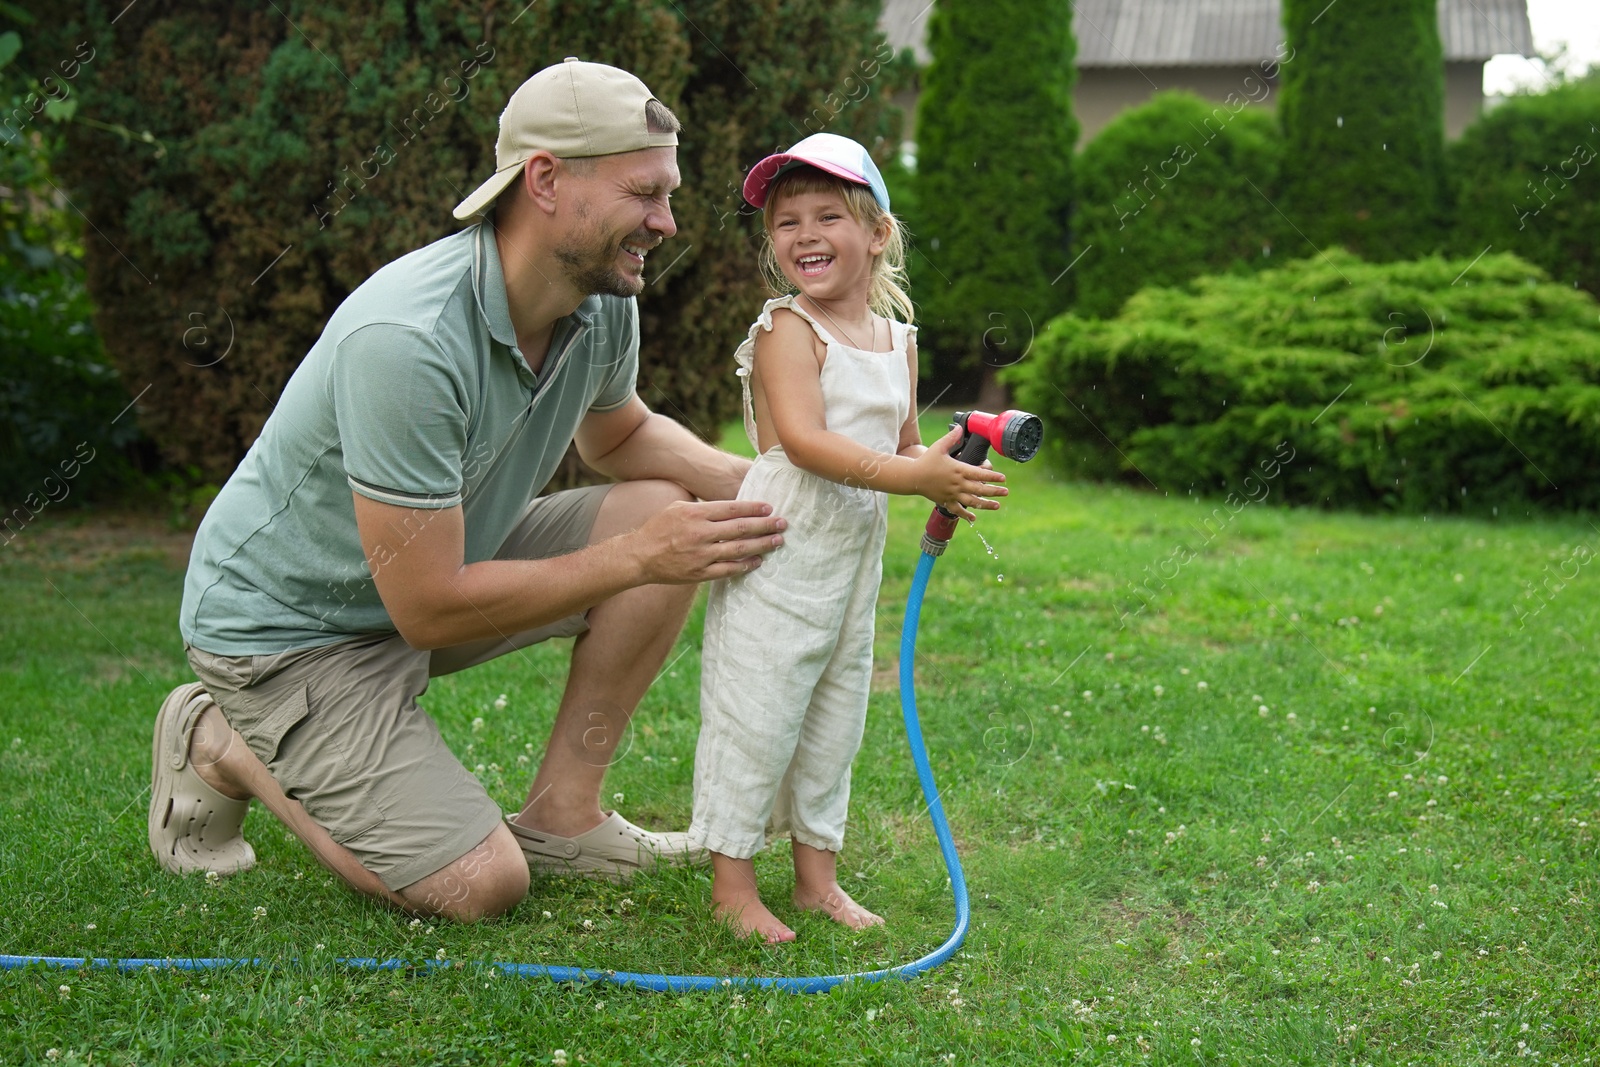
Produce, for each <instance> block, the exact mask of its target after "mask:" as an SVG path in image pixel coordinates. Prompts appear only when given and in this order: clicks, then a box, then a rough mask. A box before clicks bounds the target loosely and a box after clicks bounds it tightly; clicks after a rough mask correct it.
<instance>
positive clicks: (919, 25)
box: [878, 0, 1533, 67]
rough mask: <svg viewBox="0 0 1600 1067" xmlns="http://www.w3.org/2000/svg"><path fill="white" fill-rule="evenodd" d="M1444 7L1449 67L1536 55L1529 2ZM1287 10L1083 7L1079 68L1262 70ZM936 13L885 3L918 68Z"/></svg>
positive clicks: (1077, 17)
mask: <svg viewBox="0 0 1600 1067" xmlns="http://www.w3.org/2000/svg"><path fill="white" fill-rule="evenodd" d="M1334 2H1335V3H1337V2H1338V0H1334ZM1438 3H1439V36H1440V39H1441V42H1442V44H1443V45H1444V58H1445V61H1446V62H1451V61H1458V60H1485V59H1488V58H1489V57H1490V56H1495V55H1500V54H1502V53H1515V54H1517V55H1525V56H1531V55H1533V32H1532V30H1531V28H1530V27H1529V25H1528V8H1527V3H1526V0H1438ZM1330 6H1331V5H1330ZM1281 9H1282V5H1281V4H1280V3H1279V0H1078V2H1077V3H1075V4H1073V10H1074V14H1073V20H1072V28H1073V31H1074V33H1075V35H1076V36H1077V39H1078V66H1080V67H1142V66H1151V67H1219V66H1235V65H1249V64H1252V63H1257V62H1260V61H1261V60H1264V59H1269V58H1272V57H1273V56H1274V55H1276V53H1277V50H1278V44H1279V42H1281V41H1282V40H1283V28H1282V24H1281V23H1282V18H1281ZM932 11H933V2H932V0H884V5H883V14H882V15H881V16H880V17H879V19H878V24H879V26H881V27H882V28H883V31H884V33H885V35H886V36H887V37H888V38H889V43H890V44H891V45H893V46H894V47H895V49H896V50H898V49H901V48H907V47H909V48H912V49H913V50H914V51H915V52H916V56H917V60H918V62H921V63H926V62H928V60H929V58H930V56H929V54H928V46H927V35H928V16H929V15H930V14H931V13H932Z"/></svg>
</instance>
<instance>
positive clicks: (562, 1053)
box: [550, 1048, 567, 1064]
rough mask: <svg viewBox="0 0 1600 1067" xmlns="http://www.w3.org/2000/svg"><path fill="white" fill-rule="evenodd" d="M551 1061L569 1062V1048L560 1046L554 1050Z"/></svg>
mask: <svg viewBox="0 0 1600 1067" xmlns="http://www.w3.org/2000/svg"><path fill="white" fill-rule="evenodd" d="M550 1062H551V1063H554V1064H563V1063H566V1062H567V1050H566V1049H564V1048H558V1049H556V1050H555V1051H554V1052H552V1053H550Z"/></svg>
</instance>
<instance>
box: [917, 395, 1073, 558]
mask: <svg viewBox="0 0 1600 1067" xmlns="http://www.w3.org/2000/svg"><path fill="white" fill-rule="evenodd" d="M957 426H959V427H961V429H962V430H963V431H964V433H963V436H962V438H961V444H960V445H959V446H957V448H956V450H955V451H954V452H953V453H951V454H952V455H953V456H955V457H956V458H957V459H959V460H960V461H961V462H963V463H970V464H972V465H973V466H974V467H977V466H981V465H982V464H983V461H984V459H986V458H987V457H988V455H989V449H991V448H993V449H994V450H995V451H996V452H998V453H1000V455H1002V456H1004V457H1005V458H1007V459H1010V460H1015V461H1016V462H1018V463H1026V462H1028V460H1030V459H1032V458H1033V457H1034V454H1035V453H1037V452H1038V451H1039V445H1040V443H1041V442H1043V441H1044V423H1042V422H1040V421H1039V416H1037V415H1030V414H1028V413H1027V412H1026V411H1002V412H1001V413H1000V414H998V415H991V414H989V413H988V412H986V411H958V412H956V417H955V421H954V422H952V423H951V424H950V428H951V429H955V428H956V427H957ZM955 532H956V516H955V515H954V514H952V513H951V512H949V511H946V510H945V508H944V506H943V505H942V504H941V505H936V506H935V507H934V509H933V514H931V515H929V516H928V525H927V526H926V527H924V528H923V531H922V551H924V552H926V553H927V554H928V555H930V556H939V555H943V554H944V550H945V546H946V545H948V544H949V543H950V538H951V537H953V536H954V535H955Z"/></svg>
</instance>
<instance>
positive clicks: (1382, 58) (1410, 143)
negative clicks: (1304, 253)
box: [1278, 0, 1446, 260]
mask: <svg viewBox="0 0 1600 1067" xmlns="http://www.w3.org/2000/svg"><path fill="white" fill-rule="evenodd" d="M1435 7H1436V3H1435V0H1340V2H1339V3H1337V4H1329V3H1328V2H1327V0H1285V2H1284V5H1283V21H1284V27H1285V29H1286V31H1287V33H1288V43H1289V45H1290V46H1291V48H1292V49H1293V52H1292V53H1291V54H1290V55H1289V56H1286V57H1285V58H1284V60H1283V64H1282V69H1283V88H1282V95H1281V98H1280V99H1279V101H1278V113H1279V116H1280V118H1281V121H1282V123H1283V132H1284V139H1285V142H1286V143H1285V145H1284V155H1283V201H1282V207H1283V210H1284V213H1285V214H1287V215H1288V216H1289V218H1291V219H1293V220H1294V224H1295V225H1296V226H1298V227H1299V228H1300V229H1301V230H1302V231H1303V232H1304V233H1305V236H1306V237H1307V238H1309V239H1310V240H1311V241H1312V242H1314V243H1315V244H1316V245H1317V246H1318V247H1320V248H1327V247H1328V246H1329V245H1343V246H1345V247H1346V248H1349V249H1351V250H1352V251H1354V252H1356V253H1357V254H1359V255H1361V256H1363V257H1365V258H1367V259H1369V260H1388V259H1404V258H1406V257H1408V256H1415V255H1423V254H1426V253H1428V252H1432V251H1435V250H1436V249H1437V248H1438V246H1439V244H1440V242H1441V241H1442V239H1443V237H1444V219H1445V194H1446V181H1445V171H1444V59H1443V51H1442V48H1441V46H1440V43H1439V24H1438V17H1437V15H1436V13H1435Z"/></svg>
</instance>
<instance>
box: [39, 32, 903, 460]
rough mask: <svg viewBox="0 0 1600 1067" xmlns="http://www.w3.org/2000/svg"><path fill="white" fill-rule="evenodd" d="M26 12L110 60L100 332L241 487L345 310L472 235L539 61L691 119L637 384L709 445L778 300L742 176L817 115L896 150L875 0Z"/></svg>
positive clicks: (76, 143)
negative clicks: (768, 310)
mask: <svg viewBox="0 0 1600 1067" xmlns="http://www.w3.org/2000/svg"><path fill="white" fill-rule="evenodd" d="M29 3H30V4H31V5H32V6H34V7H35V8H37V10H38V12H39V14H40V18H39V24H40V26H41V27H48V28H49V31H50V38H51V40H50V42H49V43H48V44H47V45H46V46H45V48H44V51H45V52H46V53H47V54H51V55H54V54H59V55H62V56H71V55H72V54H73V50H74V48H75V47H76V46H77V44H78V43H79V42H83V41H87V42H89V44H90V45H91V46H92V47H93V48H95V49H96V50H97V58H96V59H95V61H94V62H93V63H92V64H90V65H88V66H86V67H85V68H84V70H83V72H82V73H81V74H80V75H79V76H78V79H77V89H76V91H77V94H78V97H79V99H80V100H81V109H82V110H81V113H82V114H89V115H92V116H93V117H94V119H95V122H94V124H92V125H89V124H82V123H75V124H74V125H73V128H72V130H71V132H70V133H69V136H68V142H67V149H68V150H67V152H65V153H64V154H63V156H62V157H61V159H60V161H59V167H60V171H61V173H62V174H63V175H64V177H65V179H66V180H65V181H64V182H63V185H64V186H65V187H66V189H67V191H68V192H69V193H70V194H71V195H72V196H73V199H74V201H75V202H76V203H77V204H78V206H79V207H81V208H82V209H83V210H84V211H85V213H86V214H87V216H88V219H89V221H90V222H91V223H92V224H93V226H94V228H95V230H96V231H97V235H96V237H93V238H91V239H90V241H89V244H88V257H87V268H88V282H89V288H90V292H91V293H92V295H93V297H94V299H95V303H96V305H97V308H98V313H97V318H96V321H97V323H98V325H99V327H100V331H101V334H102V336H104V337H106V338H107V340H108V345H109V348H110V351H111V355H112V357H113V358H114V360H115V361H116V363H117V365H118V367H119V368H120V370H121V372H122V376H123V380H124V382H125V383H126V384H127V386H128V388H129V391H130V392H138V391H139V390H141V389H143V388H144V387H145V386H146V385H147V384H148V385H149V386H150V388H149V390H148V392H146V393H145V394H144V397H143V399H142V400H141V401H140V403H139V415H140V416H141V418H142V419H143V421H144V425H145V426H146V428H147V430H148V431H149V432H150V433H151V434H152V436H154V437H155V438H156V440H157V441H158V442H159V443H160V445H161V447H162V448H163V450H164V451H165V453H166V454H167V456H168V457H169V458H170V459H171V460H174V461H176V462H178V463H180V464H183V465H189V464H194V465H196V466H198V467H200V468H202V469H203V470H204V472H205V473H206V475H207V476H208V477H211V478H213V479H219V480H220V479H221V478H223V477H225V476H226V475H227V474H228V473H229V472H230V471H231V470H232V468H233V466H234V464H235V463H236V462H237V460H238V459H239V458H240V457H241V456H242V455H243V453H244V451H245V449H246V448H247V447H248V446H249V445H250V443H251V442H252V441H253V440H254V438H255V436H256V434H257V433H258V432H259V431H260V428H261V425H262V423H263V422H264V421H265V419H266V417H267V415H268V413H269V412H270V411H271V410H272V406H273V403H274V401H275V399H276V397H277V396H278V394H279V391H280V390H281V388H282V386H283V384H284V382H285V381H286V380H287V379H288V377H289V375H290V374H291V373H292V372H293V370H294V368H295V367H296V366H297V365H298V364H299V362H300V360H301V359H302V358H303V357H304V355H305V353H306V351H307V350H308V349H309V348H310V346H311V344H312V343H313V342H314V341H315V339H316V337H317V335H318V333H319V332H320V331H321V329H322V326H323V324H324V323H325V322H326V321H327V319H328V317H329V315H331V314H332V312H333V310H334V308H335V307H336V306H337V305H338V304H339V302H340V301H341V300H342V299H343V298H344V297H345V296H346V295H348V294H349V292H350V291H351V290H352V289H354V288H355V287H356V286H357V285H359V284H360V283H361V282H362V281H364V280H365V279H366V278H367V277H368V276H369V275H370V274H372V272H373V271H375V270H376V269H377V268H379V267H380V266H382V265H383V264H385V263H387V262H389V261H390V260H393V259H395V258H397V257H398V256H400V255H403V254H404V253H406V252H409V251H411V250H412V249H415V248H419V247H421V246H422V245H425V244H427V243H429V242H430V241H434V240H437V239H439V238H441V237H444V236H447V235H448V234H450V233H451V232H452V231H454V230H455V229H456V228H457V227H458V225H459V224H458V223H456V222H455V220H454V219H452V218H451V215H450V211H451V208H452V207H454V205H455V204H456V203H457V202H458V201H459V200H460V199H461V198H462V197H463V196H464V195H465V194H466V193H467V192H468V191H470V190H471V189H472V188H473V187H474V186H475V185H476V184H477V183H478V182H480V181H482V180H483V179H484V178H485V177H487V176H488V175H489V174H490V173H491V172H492V171H493V169H494V145H495V136H496V130H497V124H498V120H499V117H500V113H501V111H502V109H503V108H504V107H505V103H506V100H507V99H508V98H509V97H510V95H511V93H512V91H513V90H515V89H516V87H517V86H518V85H520V84H521V83H522V81H523V80H524V79H526V78H527V77H528V76H529V75H530V74H532V73H533V72H534V71H536V70H538V69H539V68H541V67H544V66H546V65H548V64H551V63H558V62H560V61H561V59H562V58H563V57H565V56H568V55H575V56H578V57H580V58H583V59H588V60H595V61H600V62H606V63H612V64H615V65H617V66H620V67H623V68H625V69H628V70H630V71H632V72H634V73H635V74H637V75H639V76H640V77H641V78H642V79H644V81H645V82H646V84H648V85H649V86H650V87H651V88H652V89H653V90H654V91H655V92H656V94H657V95H658V96H659V97H660V98H661V100H662V102H663V103H665V104H666V105H667V106H668V107H671V108H672V109H673V110H674V111H676V112H677V114H678V115H679V117H680V118H681V119H682V120H683V123H684V131H683V133H682V135H681V136H680V147H679V151H678V162H679V167H680V170H681V171H682V175H683V182H684V184H683V188H682V189H681V190H680V191H679V192H678V194H677V195H676V196H675V197H674V200H673V209H674V214H675V216H676V218H677V222H678V234H677V236H676V237H675V238H673V239H671V240H669V241H668V242H667V243H666V244H664V245H663V246H662V248H661V249H660V250H658V251H657V252H656V253H655V254H654V255H653V256H652V257H651V264H652V267H651V270H650V271H649V274H648V277H649V285H648V287H647V288H646V289H645V292H644V295H643V296H642V297H641V300H640V318H641V334H642V338H641V341H642V348H641V353H640V355H641V369H640V394H641V396H642V397H643V398H644V400H645V402H646V403H648V404H650V405H651V406H652V407H654V408H656V409H657V410H660V411H663V412H665V413H666V414H669V415H672V416H674V417H676V418H678V419H679V420H680V421H683V422H684V423H685V424H687V425H688V426H690V427H691V428H692V429H695V430H697V431H699V432H700V433H702V435H707V436H710V435H714V434H715V433H716V431H717V430H718V428H719V427H720V426H721V425H722V422H723V421H724V420H725V419H726V418H728V417H730V416H732V415H733V414H735V413H736V411H737V409H738V403H739V399H738V397H739V388H738V382H737V379H736V378H735V376H734V375H733V374H732V373H730V370H731V366H732V364H731V354H732V351H733V348H734V346H735V344H736V343H737V340H738V338H739V337H740V336H741V335H742V334H743V333H744V331H745V329H746V328H747V327H748V325H749V323H750V321H751V320H752V319H753V318H754V317H755V315H756V312H757V311H758V310H759V309H760V306H761V302H762V300H763V299H764V298H765V296H766V294H765V291H764V289H763V287H762V285H761V282H760V278H759V272H758V271H757V270H756V269H755V262H756V260H755V252H756V245H755V242H754V236H755V235H756V233H757V232H758V229H759V226H760V220H759V217H758V216H756V215H754V214H753V213H750V212H748V211H745V210H741V206H742V201H741V199H740V196H739V188H740V185H741V183H742V181H743V177H744V171H745V170H746V169H747V168H748V167H749V166H750V165H751V164H753V163H754V162H756V161H757V160H758V159H760V158H761V157H762V156H764V155H766V154H768V153H769V152H771V151H774V150H775V149H777V148H779V147H781V146H787V145H790V144H793V143H794V142H795V141H797V140H799V139H800V137H802V136H804V135H805V133H807V132H810V131H809V129H807V128H802V124H805V125H806V126H808V127H814V126H816V125H826V128H828V129H829V130H832V131H834V132H838V133H844V134H847V135H850V136H854V137H856V138H857V139H859V140H861V141H863V143H865V144H867V145H868V146H869V147H873V148H874V149H875V150H876V151H878V152H879V153H880V155H881V157H883V158H886V157H887V155H888V154H889V152H890V151H891V150H892V148H893V146H894V145H895V143H896V141H897V134H898V129H897V127H898V117H897V116H898V112H897V111H896V110H895V109H893V108H892V107H889V106H888V105H887V104H886V100H887V95H888V93H889V91H890V90H891V89H892V88H893V85H892V84H890V83H891V82H892V80H893V76H892V70H891V67H892V66H893V65H892V64H890V63H886V62H884V58H885V56H887V54H888V52H887V49H886V48H885V46H884V45H883V41H882V37H881V35H880V34H879V33H878V32H877V30H876V19H877V14H878V5H877V4H875V3H869V2H867V0H843V2H841V0H785V3H783V4H782V5H781V6H780V7H778V8H775V7H774V6H773V5H770V4H757V5H749V4H730V3H708V4H699V5H694V6H693V9H692V11H691V12H689V13H687V14H686V13H685V10H684V7H683V6H682V5H679V4H677V3H674V2H673V0H640V2H636V3H615V2H609V0H549V2H545V3H537V4H524V3H518V4H514V5H511V6H510V7H499V8H497V7H495V6H494V5H489V6H470V5H469V6H463V5H460V4H457V3H450V2H446V0H416V2H412V3H406V4H393V3H382V2H378V0H355V2H351V3H347V4H315V3H308V2H305V0H298V2H286V0H280V2H279V3H277V4H236V3H232V2H224V0H193V2H189V3H184V4H176V5H174V4H135V5H132V6H129V5H127V4H125V3H111V4H104V3H100V2H98V0H77V2H75V3H72V4H69V5H65V6H63V5H61V4H59V3H55V2H50V3H46V2H45V0H29ZM691 19H692V21H691ZM131 130H139V131H148V133H149V137H148V138H141V137H133V136H128V135H127V131H131ZM118 131H122V132H121V133H119V132H118ZM224 352H226V353H227V354H226V355H225V356H223V355H222V353H224Z"/></svg>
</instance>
